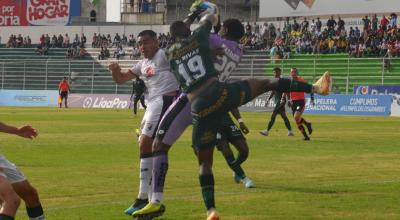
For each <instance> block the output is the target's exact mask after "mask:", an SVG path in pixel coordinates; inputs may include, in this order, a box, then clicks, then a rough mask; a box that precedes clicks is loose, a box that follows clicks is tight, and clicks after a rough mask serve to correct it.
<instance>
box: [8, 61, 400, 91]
mask: <svg viewBox="0 0 400 220" xmlns="http://www.w3.org/2000/svg"><path fill="white" fill-rule="evenodd" d="M110 62H112V61H110V60H106V61H91V60H82V61H76V60H72V61H69V60H22V61H15V60H0V80H1V82H0V86H1V89H18V90H57V89H58V83H59V82H60V80H61V79H62V78H63V77H64V76H67V77H69V80H70V83H71V90H72V92H75V93H119V94H128V93H130V92H131V84H130V83H126V84H123V85H117V84H116V83H114V81H113V80H112V77H111V74H110V72H109V71H108V70H107V65H108V64H109V63H110ZM135 62H137V61H132V60H121V61H119V63H120V65H121V67H122V69H123V70H127V69H128V68H130V67H131V66H132V65H133V64H134V63H135ZM274 67H280V68H281V69H282V72H283V75H286V76H287V75H288V74H289V71H290V68H292V67H296V68H298V69H299V72H300V75H302V76H304V78H305V79H306V80H308V81H310V82H311V81H314V80H315V79H317V78H318V77H319V76H320V75H322V73H324V72H325V71H330V72H331V73H332V74H333V76H334V90H335V91H336V92H337V93H339V92H340V93H346V94H348V93H351V92H352V90H353V86H354V85H368V84H375V85H376V84H382V85H384V84H386V85H395V84H400V59H398V58H392V59H391V60H390V64H388V63H387V61H386V60H385V59H383V58H365V59H364V58H356V59H355V58H345V59H344V58H338V59H328V58H323V59H318V58H316V59H288V60H272V59H265V58H264V59H257V56H249V55H247V56H244V57H243V59H242V62H240V64H239V65H238V66H237V67H236V69H235V71H234V72H233V73H232V77H234V78H250V77H266V76H268V77H272V69H273V68H274Z"/></svg>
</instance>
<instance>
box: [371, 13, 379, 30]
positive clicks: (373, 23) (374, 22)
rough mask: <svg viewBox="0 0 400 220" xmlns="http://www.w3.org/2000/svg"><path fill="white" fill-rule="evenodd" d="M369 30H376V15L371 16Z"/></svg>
mask: <svg viewBox="0 0 400 220" xmlns="http://www.w3.org/2000/svg"><path fill="white" fill-rule="evenodd" d="M371 28H372V31H373V32H376V31H377V30H378V17H377V16H376V14H374V15H373V16H372V20H371Z"/></svg>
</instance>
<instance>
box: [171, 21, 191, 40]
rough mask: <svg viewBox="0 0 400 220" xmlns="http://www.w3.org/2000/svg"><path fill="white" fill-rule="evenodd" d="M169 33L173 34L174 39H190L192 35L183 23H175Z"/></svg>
mask: <svg viewBox="0 0 400 220" xmlns="http://www.w3.org/2000/svg"><path fill="white" fill-rule="evenodd" d="M169 32H171V37H172V38H176V37H188V36H189V35H190V29H189V28H188V27H187V25H186V24H185V22H183V21H175V22H174V23H172V24H171V26H170V28H169Z"/></svg>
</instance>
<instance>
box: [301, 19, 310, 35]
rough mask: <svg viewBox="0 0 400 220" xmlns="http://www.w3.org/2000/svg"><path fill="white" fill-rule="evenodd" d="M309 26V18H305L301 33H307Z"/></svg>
mask: <svg viewBox="0 0 400 220" xmlns="http://www.w3.org/2000/svg"><path fill="white" fill-rule="evenodd" d="M308 26H309V23H308V21H307V18H306V17H304V20H303V22H301V32H306V31H308Z"/></svg>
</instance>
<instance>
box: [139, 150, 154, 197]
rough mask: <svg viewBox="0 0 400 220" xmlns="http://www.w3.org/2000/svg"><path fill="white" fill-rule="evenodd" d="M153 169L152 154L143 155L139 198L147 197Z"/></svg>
mask: <svg viewBox="0 0 400 220" xmlns="http://www.w3.org/2000/svg"><path fill="white" fill-rule="evenodd" d="M152 171H153V157H152V154H149V155H142V156H141V159H140V184H139V194H138V198H139V199H147V198H148V193H149V189H150V181H151V174H152Z"/></svg>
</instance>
